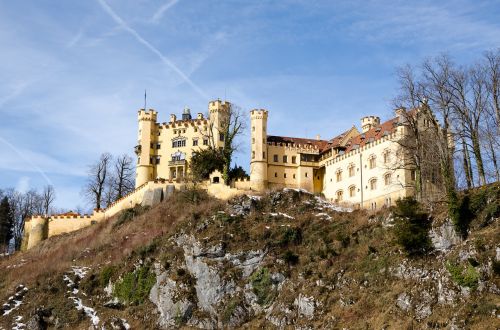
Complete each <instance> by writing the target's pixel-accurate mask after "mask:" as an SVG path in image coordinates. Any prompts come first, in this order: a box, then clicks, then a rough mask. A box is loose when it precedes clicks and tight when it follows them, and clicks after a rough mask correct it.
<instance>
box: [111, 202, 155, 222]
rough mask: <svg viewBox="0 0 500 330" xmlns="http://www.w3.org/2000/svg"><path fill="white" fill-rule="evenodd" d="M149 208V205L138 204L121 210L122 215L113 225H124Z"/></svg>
mask: <svg viewBox="0 0 500 330" xmlns="http://www.w3.org/2000/svg"><path fill="white" fill-rule="evenodd" d="M147 210H149V206H141V205H139V204H137V205H136V206H134V207H132V208H129V209H125V210H123V211H122V212H120V215H119V216H118V220H117V221H116V222H115V224H114V225H113V227H119V226H121V225H123V224H124V223H127V222H129V221H132V220H133V219H134V218H135V217H136V216H139V215H141V214H143V213H144V212H146V211H147Z"/></svg>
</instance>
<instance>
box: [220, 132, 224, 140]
mask: <svg viewBox="0 0 500 330" xmlns="http://www.w3.org/2000/svg"><path fill="white" fill-rule="evenodd" d="M219 140H220V141H224V133H219Z"/></svg>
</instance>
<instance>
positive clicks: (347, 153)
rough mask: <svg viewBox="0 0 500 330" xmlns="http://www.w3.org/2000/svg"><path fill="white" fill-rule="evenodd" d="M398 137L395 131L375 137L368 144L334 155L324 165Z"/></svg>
mask: <svg viewBox="0 0 500 330" xmlns="http://www.w3.org/2000/svg"><path fill="white" fill-rule="evenodd" d="M397 137H398V133H397V132H393V133H390V134H388V135H386V136H384V137H382V138H380V139H377V140H375V141H373V142H371V143H369V144H366V145H364V146H361V147H359V148H355V149H351V150H350V151H349V152H346V153H344V154H338V155H337V156H336V157H334V158H333V159H331V160H328V161H327V162H326V166H330V165H333V164H335V163H338V162H340V161H343V160H344V159H347V158H350V157H352V156H355V155H359V154H360V153H362V152H364V151H369V150H370V149H371V148H373V147H375V146H378V145H380V144H381V143H384V142H386V141H394V139H396V138H397Z"/></svg>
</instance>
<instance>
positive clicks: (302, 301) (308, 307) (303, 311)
mask: <svg viewBox="0 0 500 330" xmlns="http://www.w3.org/2000/svg"><path fill="white" fill-rule="evenodd" d="M293 304H294V305H295V306H297V313H298V314H299V316H305V317H306V318H308V319H312V318H313V317H314V308H315V303H314V297H306V296H304V295H302V294H299V296H298V297H297V298H295V301H294V302H293Z"/></svg>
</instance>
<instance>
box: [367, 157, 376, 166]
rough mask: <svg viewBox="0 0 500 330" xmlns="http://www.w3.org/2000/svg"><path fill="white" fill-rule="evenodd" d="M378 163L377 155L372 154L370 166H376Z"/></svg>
mask: <svg viewBox="0 0 500 330" xmlns="http://www.w3.org/2000/svg"><path fill="white" fill-rule="evenodd" d="M376 165H377V156H375V155H371V156H370V157H369V158H368V168H370V169H372V168H375V166H376Z"/></svg>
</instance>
